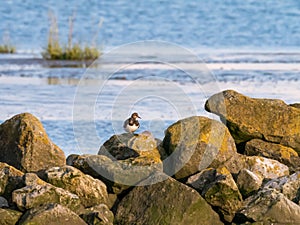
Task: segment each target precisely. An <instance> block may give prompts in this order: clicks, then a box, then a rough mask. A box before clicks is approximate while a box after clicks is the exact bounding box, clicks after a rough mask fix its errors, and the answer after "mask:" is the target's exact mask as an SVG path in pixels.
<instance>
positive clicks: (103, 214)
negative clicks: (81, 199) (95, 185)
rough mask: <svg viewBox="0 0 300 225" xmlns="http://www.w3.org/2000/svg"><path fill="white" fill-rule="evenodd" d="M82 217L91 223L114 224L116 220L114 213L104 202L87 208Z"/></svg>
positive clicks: (98, 224) (95, 224) (99, 224)
mask: <svg viewBox="0 0 300 225" xmlns="http://www.w3.org/2000/svg"><path fill="white" fill-rule="evenodd" d="M80 217H81V218H82V219H83V220H84V221H85V222H86V223H87V224H89V225H113V222H114V214H113V213H112V212H111V211H110V210H109V208H108V207H107V206H106V205H104V204H100V205H97V206H94V207H91V208H88V209H86V210H85V212H84V213H83V214H81V215H80Z"/></svg>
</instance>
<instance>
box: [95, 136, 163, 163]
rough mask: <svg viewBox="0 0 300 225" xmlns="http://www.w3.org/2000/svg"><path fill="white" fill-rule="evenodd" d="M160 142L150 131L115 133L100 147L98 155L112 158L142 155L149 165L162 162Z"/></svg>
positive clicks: (121, 158) (119, 158)
mask: <svg viewBox="0 0 300 225" xmlns="http://www.w3.org/2000/svg"><path fill="white" fill-rule="evenodd" d="M160 142H161V141H159V140H158V139H155V138H154V137H153V136H152V134H151V133H150V132H143V133H141V134H131V133H124V134H120V135H113V136H112V137H111V138H110V139H109V140H108V141H106V142H105V143H104V144H103V145H102V146H101V147H100V150H99V152H98V155H105V156H107V157H109V158H111V159H112V160H115V159H117V160H124V159H129V158H137V157H142V158H143V160H144V161H145V162H144V163H145V164H148V165H151V164H155V163H161V156H160V151H159V144H160Z"/></svg>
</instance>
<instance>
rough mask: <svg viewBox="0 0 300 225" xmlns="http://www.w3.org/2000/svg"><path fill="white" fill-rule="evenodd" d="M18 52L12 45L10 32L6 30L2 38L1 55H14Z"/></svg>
mask: <svg viewBox="0 0 300 225" xmlns="http://www.w3.org/2000/svg"><path fill="white" fill-rule="evenodd" d="M15 52H16V47H15V46H13V45H11V42H10V34H9V31H8V30H6V31H4V33H3V36H2V44H0V54H12V53H15Z"/></svg>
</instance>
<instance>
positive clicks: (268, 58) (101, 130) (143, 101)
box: [0, 0, 300, 155]
mask: <svg viewBox="0 0 300 225" xmlns="http://www.w3.org/2000/svg"><path fill="white" fill-rule="evenodd" d="M0 3H1V4H0V21H1V23H0V37H1V36H4V37H6V38H7V37H8V36H9V40H10V42H11V43H12V44H15V45H16V47H17V50H18V52H17V54H13V55H0V122H3V121H5V120H6V119H9V118H10V117H12V116H14V115H16V114H18V113H22V112H30V113H32V114H34V115H35V116H37V117H38V118H39V119H40V120H41V121H42V123H43V125H44V127H45V129H46V131H47V133H48V135H49V136H50V138H51V139H52V140H53V141H54V142H55V143H56V144H57V145H58V146H59V147H61V148H62V149H63V150H64V152H65V153H66V155H69V154H72V153H77V154H83V153H91V154H95V153H97V150H98V149H99V147H100V145H101V144H102V143H103V142H104V141H106V140H107V139H108V138H109V137H110V136H112V135H113V134H119V133H122V132H123V130H122V123H123V120H125V119H126V118H127V117H128V116H130V113H131V112H132V111H138V112H139V114H140V115H141V117H142V119H141V120H140V122H141V127H140V129H139V130H138V131H139V132H142V131H145V130H150V131H151V132H152V133H153V134H154V135H155V137H157V138H160V139H163V137H164V131H165V129H167V127H168V126H169V125H171V124H172V123H173V122H175V121H177V120H179V119H182V118H184V117H186V116H192V115H203V116H207V117H210V118H214V119H218V118H217V117H216V116H214V115H212V114H210V113H207V112H206V111H205V110H204V104H205V101H206V100H207V98H208V97H209V96H210V95H212V94H214V93H216V92H218V91H222V90H226V89H234V90H236V91H239V92H241V93H243V94H245V95H248V96H251V97H262V98H279V99H282V100H284V101H285V102H286V103H295V102H300V77H299V71H300V64H299V59H300V50H299V44H300V23H299V20H300V5H299V3H298V1H291V0H290V1H275V2H274V1H271V0H270V1H268V0H267V1H250V0H247V1H237V0H236V1H235V0H230V1H229V0H225V1H196V0H195V1H187V2H184V1H179V0H178V1H177V0H174V1H171V2H170V1H92V0H90V1H81V0H79V1H54V0H53V1H51V0H50V1H47V2H42V1H32V0H26V1H9V0H1V1H0ZM49 11H52V12H53V13H54V14H56V16H57V21H58V25H59V35H60V37H61V40H62V42H65V43H66V41H67V40H65V38H64V37H67V35H68V18H69V16H71V15H72V13H73V12H75V21H74V42H80V43H82V44H85V43H90V42H91V41H93V42H95V43H96V44H97V45H98V46H101V47H102V50H103V52H104V53H107V52H110V50H111V49H115V48H117V47H118V46H119V45H122V44H126V43H132V42H135V41H143V40H153V39H154V40H161V41H166V42H170V43H174V44H176V45H178V46H182V47H184V48H187V49H189V50H191V52H192V53H193V54H196V55H197V56H198V57H199V58H201V59H202V60H203V63H204V64H205V66H206V68H207V71H208V72H209V73H208V74H209V76H203V77H201V79H199V82H196V83H195V82H192V81H191V80H190V79H189V77H188V76H187V75H186V74H185V73H184V71H181V70H180V69H174V68H168V67H166V68H164V67H161V66H160V65H159V64H156V63H150V64H149V63H145V64H134V65H130V67H128V68H124V67H123V64H124V63H125V64H126V63H128V62H127V60H129V61H130V59H128V58H126V57H125V58H123V59H122V60H121V61H120V60H118V61H113V62H111V63H110V64H111V65H117V66H119V67H120V68H122V69H121V70H119V71H117V72H116V73H114V76H112V77H111V78H110V79H109V80H108V81H107V82H105V85H104V86H103V83H101V85H100V84H99V85H98V86H97V84H98V83H97V82H99V80H97V79H96V78H95V79H89V80H86V81H85V82H86V87H87V89H86V92H84V96H83V97H84V98H83V101H79V102H77V101H76V96H78V84H79V83H80V82H81V80H82V78H83V77H84V75H85V74H86V72H87V68H64V67H58V68H51V67H49V66H47V65H45V64H43V63H41V56H40V53H41V51H43V48H44V47H45V46H46V43H47V33H48V28H49V20H48V12H49ZM99 20H101V21H102V22H103V23H102V26H101V28H100V29H99V32H98V31H97V30H98V27H97V26H98V25H99ZM97 32H98V33H97ZM141 55H142V56H143V52H141ZM178 61H179V62H178V63H183V64H189V63H190V62H189V58H183V57H181V58H179V59H178ZM193 69H196V70H197V68H193ZM100 73H101V71H100ZM206 75H207V74H206ZM157 78H159V79H157ZM136 87H138V88H136ZM128 91H129V92H128ZM151 91H152V93H151ZM124 93H126V94H124ZM130 96H131V97H130ZM161 96H163V97H161ZM174 96H175V98H176V99H175V100H174V98H173V97H174ZM134 98H137V101H135V102H134V104H131V103H130V99H134ZM128 102H129V103H128ZM174 102H175V103H174ZM87 103H90V104H91V106H92V108H90V111H91V114H90V115H92V116H90V117H88V120H87V119H86V118H85V117H84V116H83V117H82V118H77V117H76V116H75V117H74V114H76V110H75V112H74V108H76V107H79V108H80V107H83V108H84V107H85V105H86V104H87ZM75 106H76V107H75ZM122 110H123V111H124V110H125V111H126V113H124V112H123V111H122ZM121 112H122V114H121V115H122V116H121V115H120V113H121ZM125 114H126V115H125ZM76 129H79V130H81V131H82V133H84V135H82V133H77V132H76ZM82 139H84V142H83V143H84V145H83V146H82V144H78V142H80V140H82Z"/></svg>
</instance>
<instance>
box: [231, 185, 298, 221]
mask: <svg viewBox="0 0 300 225" xmlns="http://www.w3.org/2000/svg"><path fill="white" fill-rule="evenodd" d="M235 220H236V222H239V223H245V222H246V221H250V222H263V224H270V225H271V224H298V223H299V221H300V206H299V205H297V204H295V203H294V202H292V201H290V200H289V199H287V198H286V197H285V196H284V195H283V194H281V193H279V192H277V191H276V190H274V189H273V190H272V189H270V190H262V191H260V192H258V193H257V194H256V195H253V196H250V197H249V198H247V199H246V200H245V202H244V206H243V208H242V209H241V210H240V211H239V212H238V213H237V216H236V218H235Z"/></svg>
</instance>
